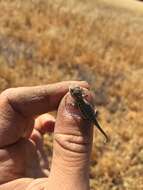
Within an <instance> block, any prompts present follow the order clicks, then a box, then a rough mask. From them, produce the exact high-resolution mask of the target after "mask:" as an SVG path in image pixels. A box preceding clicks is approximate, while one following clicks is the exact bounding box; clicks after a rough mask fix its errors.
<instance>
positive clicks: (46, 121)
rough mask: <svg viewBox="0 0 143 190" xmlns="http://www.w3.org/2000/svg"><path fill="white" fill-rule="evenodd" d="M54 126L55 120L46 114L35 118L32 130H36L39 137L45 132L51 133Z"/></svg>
mask: <svg viewBox="0 0 143 190" xmlns="http://www.w3.org/2000/svg"><path fill="white" fill-rule="evenodd" d="M54 126H55V118H54V116H52V115H50V114H48V113H46V114H42V115H40V116H39V117H37V118H36V120H35V124H34V128H35V129H37V130H38V131H39V132H40V133H41V135H43V134H45V133H46V132H53V131H54Z"/></svg>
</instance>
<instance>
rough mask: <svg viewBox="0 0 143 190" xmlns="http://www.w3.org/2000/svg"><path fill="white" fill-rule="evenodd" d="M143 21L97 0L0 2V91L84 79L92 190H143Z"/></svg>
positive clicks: (137, 16) (15, 0) (132, 14)
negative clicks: (96, 119)
mask: <svg viewBox="0 0 143 190" xmlns="http://www.w3.org/2000/svg"><path fill="white" fill-rule="evenodd" d="M142 42H143V17H142V16H140V14H138V13H135V12H131V11H127V10H124V9H123V8H117V7H114V8H112V7H111V6H109V5H106V4H103V3H102V1H99V0H96V1H87V0H78V1H77V0H69V1H65V0H48V1H47V0H34V1H32V0H24V1H22V0H13V1H11V0H1V1H0V91H2V90H4V89H5V88H8V87H11V86H24V85H27V84H28V85H36V84H46V83H51V82H56V81H61V80H73V79H74V80H87V81H88V82H89V83H90V84H91V85H92V88H93V91H94V92H95V96H96V99H95V102H96V105H97V106H98V108H99V110H100V113H101V114H100V122H101V123H102V125H103V126H104V129H105V130H106V131H107V132H108V134H109V135H110V137H111V142H110V144H108V145H104V144H103V139H102V136H101V137H100V135H99V133H98V132H97V131H96V133H95V142H94V146H93V153H92V159H91V160H92V161H91V174H90V177H91V189H98V190H141V189H143V117H142V116H143V115H142V114H143V106H142V105H143V80H142V78H143V53H142V52H143V43H142Z"/></svg>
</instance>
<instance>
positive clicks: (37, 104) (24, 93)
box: [1, 81, 88, 117]
mask: <svg viewBox="0 0 143 190" xmlns="http://www.w3.org/2000/svg"><path fill="white" fill-rule="evenodd" d="M72 84H77V85H80V86H83V87H85V88H86V87H88V84H87V83H86V82H83V81H70V82H60V83H55V84H49V85H45V86H36V87H19V88H12V89H8V90H6V91H4V92H3V93H2V94H1V99H2V98H3V97H6V98H7V99H8V102H9V104H10V105H11V106H12V108H13V109H14V110H15V111H17V112H18V113H21V114H22V115H23V116H28V117H30V116H35V115H41V114H43V113H47V112H49V111H52V110H55V109H57V107H58V105H59V102H60V100H61V98H62V97H63V96H64V95H65V94H66V92H67V91H68V88H69V86H70V85H72Z"/></svg>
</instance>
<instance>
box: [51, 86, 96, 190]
mask: <svg viewBox="0 0 143 190" xmlns="http://www.w3.org/2000/svg"><path fill="white" fill-rule="evenodd" d="M85 94H87V98H88V99H89V101H92V96H91V94H90V93H89V92H88V90H86V89H85ZM73 104H74V100H73V98H72V97H71V96H70V94H69V93H68V94H67V95H66V96H65V97H64V98H63V99H62V101H61V104H60V106H59V109H58V114H57V120H56V124H55V132H54V150H53V160H52V166H51V174H50V179H51V180H53V182H54V187H53V186H52V187H53V189H56V187H57V189H59V185H60V186H61V188H62V185H64V189H70V187H71V189H75V187H76V189H77V190H78V189H82V190H84V189H86V190H87V189H88V188H89V161H90V152H91V146H92V131H93V127H92V126H91V124H90V123H89V122H88V121H86V120H85V119H83V116H82V115H81V112H80V110H79V109H78V108H77V106H75V105H73ZM55 182H56V183H55ZM65 182H66V183H65ZM66 186H67V188H66Z"/></svg>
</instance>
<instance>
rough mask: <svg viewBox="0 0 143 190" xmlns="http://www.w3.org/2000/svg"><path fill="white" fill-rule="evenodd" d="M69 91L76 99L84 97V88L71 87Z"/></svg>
mask: <svg viewBox="0 0 143 190" xmlns="http://www.w3.org/2000/svg"><path fill="white" fill-rule="evenodd" d="M69 92H70V94H71V96H72V97H73V98H75V99H78V98H82V95H83V89H82V88H81V87H79V86H71V87H69Z"/></svg>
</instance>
